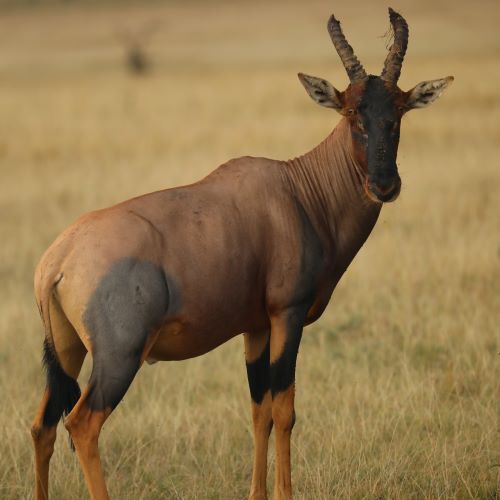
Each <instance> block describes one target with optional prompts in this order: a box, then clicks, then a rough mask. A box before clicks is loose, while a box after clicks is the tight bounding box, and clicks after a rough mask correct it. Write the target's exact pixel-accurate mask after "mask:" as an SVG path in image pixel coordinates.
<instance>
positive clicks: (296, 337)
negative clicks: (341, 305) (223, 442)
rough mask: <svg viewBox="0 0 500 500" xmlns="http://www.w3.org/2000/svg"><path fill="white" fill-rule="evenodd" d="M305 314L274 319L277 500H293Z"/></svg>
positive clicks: (290, 311)
mask: <svg viewBox="0 0 500 500" xmlns="http://www.w3.org/2000/svg"><path fill="white" fill-rule="evenodd" d="M303 321H304V311H302V310H297V309H288V310H286V311H283V312H282V313H281V314H279V315H276V316H274V317H272V318H271V340H270V361H271V394H272V418H273V424H274V429H275V436H276V473H275V474H276V475H275V480H274V500H291V498H292V478H291V468H290V438H291V435H292V428H293V425H294V423H295V408H294V399H295V364H296V360H297V353H298V350H299V344H300V339H301V337H302V326H303Z"/></svg>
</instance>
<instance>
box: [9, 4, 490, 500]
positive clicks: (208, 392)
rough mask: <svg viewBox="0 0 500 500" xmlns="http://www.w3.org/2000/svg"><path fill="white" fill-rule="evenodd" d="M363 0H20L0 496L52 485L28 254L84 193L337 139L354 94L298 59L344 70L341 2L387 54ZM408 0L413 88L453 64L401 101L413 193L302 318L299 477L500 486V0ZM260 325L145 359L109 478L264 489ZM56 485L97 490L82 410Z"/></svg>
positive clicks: (157, 184)
mask: <svg viewBox="0 0 500 500" xmlns="http://www.w3.org/2000/svg"><path fill="white" fill-rule="evenodd" d="M349 4H350V5H348V4H347V2H336V4H335V5H333V4H332V3H331V2H320V1H308V2H298V1H292V2H285V1H284V0H282V1H276V2H263V1H256V2H239V3H238V2H226V3H221V2H204V3H201V2H195V1H190V2H185V3H182V2H171V3H170V2H165V3H152V4H149V3H144V4H143V5H141V6H133V5H121V4H119V3H118V2H115V3H113V4H110V5H108V6H101V5H99V4H95V3H94V4H92V7H90V6H85V5H84V6H81V5H79V4H78V3H77V2H74V3H73V4H70V5H69V6H65V7H57V6H52V7H51V8H41V7H36V8H30V9H24V10H20V9H9V10H7V9H5V10H4V11H3V13H2V16H1V24H2V29H1V35H0V88H1V91H0V116H1V118H0V213H1V216H0V233H1V235H2V238H1V245H0V277H1V288H0V368H1V369H0V395H1V405H0V433H1V438H0V498H2V499H19V498H30V497H31V496H32V490H33V472H32V460H33V459H32V445H31V440H30V436H29V427H30V422H31V419H32V417H33V414H34V412H35V408H36V406H37V404H38V401H39V398H40V396H41V393H42V389H43V385H44V380H43V376H42V371H41V365H40V357H41V344H42V328H41V324H40V321H39V318H38V313H37V311H36V307H35V304H34V300H33V293H32V275H33V270H34V267H35V265H36V262H37V260H38V259H39V257H40V255H41V254H42V252H43V250H44V249H45V248H46V247H47V246H48V245H49V243H50V242H51V241H52V240H53V239H54V238H55V236H56V235H57V234H58V232H60V231H61V230H62V229H63V228H64V227H65V226H66V225H68V224H69V223H70V222H71V221H73V220H74V219H75V218H76V217H77V216H78V215H79V214H81V213H83V212H85V211H89V210H92V209H95V208H98V207H104V206H108V205H111V204H113V203H115V202H118V201H120V200H122V199H124V198H127V197H131V196H133V195H137V194H140V193H143V192H148V191H153V190H157V189H160V188H163V187H170V186H174V185H177V184H180V183H188V182H191V181H194V180H196V179H198V178H200V177H201V176H203V175H205V174H207V173H208V172H209V171H211V170H212V169H213V168H215V167H216V166H217V165H219V164H220V163H222V162H224V161H225V160H226V159H228V158H231V157H234V156H240V155H244V154H253V155H256V156H258V155H262V156H269V157H273V158H288V157H293V156H296V155H298V154H301V153H302V152H304V151H306V150H308V149H310V148H311V147H312V146H314V145H315V144H317V143H318V142H319V141H320V140H322V139H323V138H324V137H325V136H326V135H327V134H328V133H329V132H330V130H331V129H332V128H333V127H334V125H335V123H336V122H337V121H338V118H337V115H335V114H334V113H333V112H330V111H328V110H325V109H321V108H319V107H316V106H314V104H313V103H312V101H311V100H310V99H309V97H307V95H306V94H305V92H304V90H303V89H302V87H301V86H300V84H299V82H298V80H297V78H296V73H297V71H304V72H306V73H310V74H316V75H318V76H323V77H325V78H328V79H330V80H331V81H332V83H334V84H335V85H336V86H338V87H339V88H343V87H344V86H345V85H346V83H347V78H346V76H345V73H344V71H343V69H342V67H341V64H340V62H339V60H338V58H337V56H336V54H335V52H334V49H333V47H332V46H331V44H330V41H329V38H328V36H327V34H326V30H325V24H326V19H327V17H328V15H329V14H330V13H331V11H332V9H333V8H334V7H335V12H336V14H337V15H338V16H339V17H340V18H341V19H342V20H343V26H344V29H345V31H346V33H347V34H348V37H349V40H350V42H351V44H352V45H353V46H354V47H355V49H356V51H357V53H358V56H359V57H360V58H361V59H362V61H363V62H364V64H365V66H366V67H367V69H368V70H369V71H371V72H374V73H376V72H378V71H380V69H381V67H382V63H383V60H384V58H385V54H386V52H385V44H386V41H385V40H384V39H383V38H381V37H380V35H383V34H384V32H385V31H386V29H387V26H388V20H387V13H386V5H385V4H384V3H383V2H368V1H365V2H355V3H354V2H349ZM392 6H393V7H394V8H396V9H398V8H399V9H401V11H402V12H403V14H405V15H406V17H407V19H408V21H409V23H410V28H411V35H410V48H409V51H408V54H407V57H406V61H405V64H404V67H403V74H402V78H401V81H400V85H401V87H402V88H405V89H406V88H410V87H411V86H413V85H414V84H416V83H417V82H419V81H421V80H425V79H430V78H437V77H442V76H446V75H448V74H452V75H454V76H455V78H456V81H455V83H454V85H453V86H452V87H451V88H450V90H449V91H447V93H446V94H445V95H444V96H443V97H442V98H441V100H440V101H438V102H437V103H436V104H435V105H434V106H433V107H432V108H430V109H427V110H422V111H414V112H412V113H411V114H409V115H408V116H407V117H406V118H405V119H404V123H403V127H402V140H401V146H400V154H399V163H400V173H401V177H402V179H403V191H402V194H401V197H400V199H399V200H398V201H397V202H396V203H395V204H392V205H389V206H387V207H385V208H384V209H383V211H382V215H381V218H380V220H379V223H378V225H377V227H376V228H375V231H374V233H373V234H372V236H371V237H370V239H369V240H368V242H367V244H366V245H365V247H364V248H363V249H362V250H361V252H360V254H359V256H358V257H357V258H356V260H355V262H354V263H353V264H352V266H351V267H350V269H349V270H348V272H347V273H346V275H345V277H344V278H343V280H342V282H341V283H340V285H339V286H338V288H337V290H336V291H335V293H334V298H333V300H332V303H331V304H330V306H329V307H328V309H327V311H326V312H325V314H324V316H323V317H322V318H321V319H320V320H319V321H318V322H317V323H316V324H315V325H312V326H311V327H308V328H307V330H306V333H305V334H304V337H303V344H302V347H301V350H300V354H299V360H298V367H297V387H298V391H297V415H298V420H297V425H296V427H295V431H294V436H293V466H294V485H295V492H296V497H297V498H299V499H332V498H367V499H368V498H371V499H375V498H387V499H393V498H418V499H420V498H422V499H424V498H425V499H435V498H484V499H497V498H499V491H500V472H499V471H500V443H499V419H498V417H499V397H500V357H499V356H498V351H499V350H500V340H499V330H498V328H499V326H498V325H499V311H500V232H499V229H500V226H499V214H500V195H499V186H500V168H499V160H498V159H499V158H500V91H499V82H500V38H499V36H498V24H499V20H500V6H499V4H498V3H497V2H493V1H492V2H487V1H482V2H474V3H472V2H465V1H463V2H460V1H459V2H457V1H451V0H449V1H442V2H430V1H429V0H427V1H423V2H410V1H409V0H408V1H397V0H396V1H395V2H393V5H392ZM151 19H160V20H161V24H160V25H159V26H160V27H159V30H158V32H157V33H156V34H155V36H154V37H153V38H152V40H151V43H150V46H149V53H150V56H151V58H152V60H153V61H154V64H155V66H154V68H153V71H152V72H151V74H150V75H148V76H146V77H144V78H134V77H131V76H130V75H128V74H127V73H126V72H125V71H124V68H123V64H122V59H123V47H122V45H121V43H120V42H119V41H118V39H117V37H116V31H117V30H118V29H119V28H120V27H123V26H126V27H129V28H133V29H135V28H136V27H139V26H141V25H143V24H144V23H147V22H149V20H151ZM242 344H243V342H242V339H241V338H236V339H234V340H233V341H231V342H229V343H228V344H226V345H224V346H222V347H221V348H219V349H217V350H216V351H214V352H212V353H210V354H208V355H206V356H203V357H201V358H198V359H193V360H189V361H185V362H180V363H160V364H156V365H154V366H146V367H144V369H142V370H141V372H140V374H139V376H138V377H137V378H136V380H135V381H134V383H133V385H132V387H131V389H130V390H129V392H128V394H127V396H126V397H125V399H124V401H123V402H122V403H121V404H120V406H119V408H118V409H117V411H116V412H115V413H114V414H113V415H112V416H111V417H110V419H109V420H108V422H107V424H106V426H105V428H104V432H103V434H102V438H101V453H102V457H103V462H104V467H105V470H106V474H107V479H108V485H109V489H110V493H111V495H112V497H113V498H116V499H118V498H119V499H157V498H167V499H170V498H172V499H174V498H178V499H235V498H244V497H245V495H246V494H247V489H248V486H249V481H250V475H251V448H252V438H251V421H250V411H249V406H250V405H249V396H248V390H247V386H246V376H245V370H244V358H243V345H242ZM89 366H90V360H87V362H86V365H85V367H84V370H83V372H82V376H81V380H80V382H81V383H82V384H84V383H85V380H86V377H88V373H89ZM270 459H271V460H270V468H272V466H273V459H272V452H271V453H270ZM270 478H271V483H272V474H271V475H270ZM51 492H52V493H53V494H54V498H64V499H80V498H85V496H86V490H85V485H84V482H83V479H82V475H81V472H80V469H79V466H78V463H77V459H76V457H75V456H74V455H73V454H72V452H71V451H70V449H69V446H68V442H67V435H66V432H65V430H64V429H63V428H62V427H61V428H60V431H59V439H58V442H57V444H56V452H55V454H54V457H53V460H52V469H51Z"/></svg>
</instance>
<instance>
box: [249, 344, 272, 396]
mask: <svg viewBox="0 0 500 500" xmlns="http://www.w3.org/2000/svg"><path fill="white" fill-rule="evenodd" d="M247 376H248V385H249V387H250V395H251V396H252V400H253V401H254V402H255V403H257V404H260V403H262V400H263V399H264V396H265V394H266V392H267V391H268V390H269V339H268V340H267V344H266V347H265V348H264V350H263V351H262V354H261V355H260V356H259V358H258V359H256V360H255V361H253V362H252V363H247Z"/></svg>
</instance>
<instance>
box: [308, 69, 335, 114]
mask: <svg viewBox="0 0 500 500" xmlns="http://www.w3.org/2000/svg"><path fill="white" fill-rule="evenodd" d="M298 76H299V80H300V82H301V83H302V85H304V87H305V89H306V90H307V93H308V94H309V95H310V96H311V98H312V100H313V101H315V102H317V103H318V104H320V105H321V106H325V108H333V109H335V110H337V111H340V110H341V109H342V108H343V104H342V93H341V92H339V91H338V90H337V89H336V88H335V87H334V86H333V85H332V84H331V83H330V82H327V81H326V80H323V79H322V78H316V77H315V76H309V75H304V73H299V74H298Z"/></svg>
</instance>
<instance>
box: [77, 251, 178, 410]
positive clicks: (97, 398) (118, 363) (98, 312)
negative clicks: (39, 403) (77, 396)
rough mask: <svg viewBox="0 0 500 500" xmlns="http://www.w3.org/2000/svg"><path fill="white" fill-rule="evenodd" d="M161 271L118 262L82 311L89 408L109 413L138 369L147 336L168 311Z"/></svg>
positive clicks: (149, 265)
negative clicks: (88, 349) (88, 354)
mask: <svg viewBox="0 0 500 500" xmlns="http://www.w3.org/2000/svg"><path fill="white" fill-rule="evenodd" d="M168 299H169V291H168V287H167V281H166V277H165V273H164V272H163V269H162V268H161V267H159V266H157V265H156V264H154V263H152V262H148V261H144V260H139V259H136V258H126V259H122V260H119V261H117V262H116V263H115V264H113V265H112V266H111V268H110V269H109V271H108V272H107V273H106V274H105V275H104V276H103V278H102V279H101V281H100V283H99V284H98V286H97V288H96V289H95V291H94V293H93V294H92V297H91V299H90V301H89V303H88V305H87V308H86V310H85V313H84V317H83V320H84V323H85V326H86V328H87V329H88V332H89V335H90V340H91V343H92V351H93V367H92V374H91V376H90V381H89V386H90V394H89V396H88V400H87V401H88V405H89V407H90V408H91V409H93V410H103V409H105V408H111V409H112V408H114V407H115V406H116V405H117V404H118V403H119V402H120V400H121V399H122V397H123V395H124V394H125V392H126V391H127V389H128V387H129V385H130V383H131V382H132V379H133V378H134V376H135V374H136V372H137V370H138V369H139V364H140V358H141V355H142V351H143V349H144V344H145V342H146V339H147V338H148V335H149V334H150V333H151V331H152V330H153V329H154V327H155V326H157V325H158V324H159V323H160V322H161V320H162V318H163V317H164V315H165V313H166V312H167V308H168Z"/></svg>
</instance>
